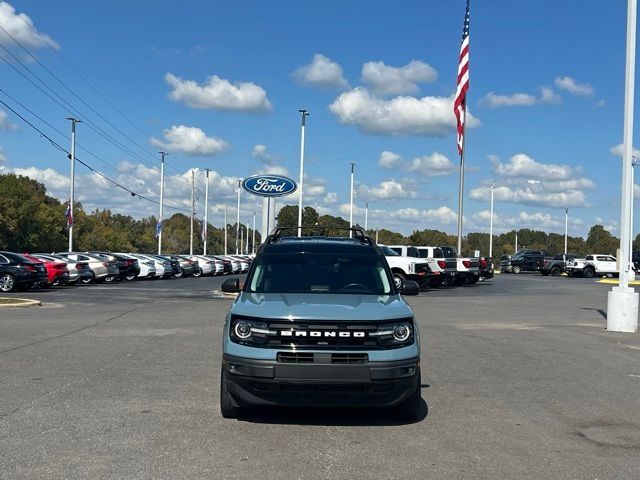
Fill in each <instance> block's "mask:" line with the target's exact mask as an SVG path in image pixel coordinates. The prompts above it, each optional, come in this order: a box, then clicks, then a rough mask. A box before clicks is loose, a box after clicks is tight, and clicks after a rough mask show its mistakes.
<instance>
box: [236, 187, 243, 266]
mask: <svg viewBox="0 0 640 480" xmlns="http://www.w3.org/2000/svg"><path fill="white" fill-rule="evenodd" d="M241 186H242V180H238V215H237V217H236V255H238V253H239V250H240V189H241Z"/></svg>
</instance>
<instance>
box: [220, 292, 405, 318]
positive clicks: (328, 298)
mask: <svg viewBox="0 0 640 480" xmlns="http://www.w3.org/2000/svg"><path fill="white" fill-rule="evenodd" d="M231 313H232V314H234V315H245V316H248V317H258V318H277V319H288V320H320V321H323V320H324V321H335V320H361V321H368V322H370V321H372V320H391V319H397V318H403V317H412V316H413V312H412V310H411V308H410V307H409V305H407V303H406V302H405V301H404V300H403V299H402V297H401V296H400V295H380V296H378V295H341V294H337V295H336V294H333V295H332V294H323V293H314V294H286V293H244V292H243V293H241V294H240V295H238V298H237V299H236V301H235V303H234V304H233V306H232V307H231Z"/></svg>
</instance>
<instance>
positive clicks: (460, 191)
mask: <svg viewBox="0 0 640 480" xmlns="http://www.w3.org/2000/svg"><path fill="white" fill-rule="evenodd" d="M464 116H465V117H466V116H467V109H466V106H465V110H464ZM465 125H466V118H465V123H464V124H463V127H462V153H461V154H460V184H459V186H458V255H462V215H463V207H464V154H465V152H466V150H465V143H466V140H467V136H466V135H465V130H466V128H465Z"/></svg>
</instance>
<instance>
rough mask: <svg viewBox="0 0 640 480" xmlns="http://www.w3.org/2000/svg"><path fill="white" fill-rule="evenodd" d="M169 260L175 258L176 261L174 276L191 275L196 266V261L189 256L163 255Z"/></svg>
mask: <svg viewBox="0 0 640 480" xmlns="http://www.w3.org/2000/svg"><path fill="white" fill-rule="evenodd" d="M164 256H165V257H167V258H168V259H170V260H175V261H177V262H178V271H177V272H176V273H175V276H176V277H178V278H180V277H188V276H189V275H193V274H194V273H195V271H196V268H198V262H196V261H194V260H191V259H190V258H184V257H181V256H180V255H164Z"/></svg>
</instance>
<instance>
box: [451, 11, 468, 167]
mask: <svg viewBox="0 0 640 480" xmlns="http://www.w3.org/2000/svg"><path fill="white" fill-rule="evenodd" d="M467 90H469V0H467V10H466V13H465V15H464V26H463V27H462V43H461V44H460V56H459V58H458V81H457V84H456V96H455V99H454V101H453V113H454V114H455V116H456V129H457V131H458V153H459V154H460V155H462V149H463V148H464V124H465V120H466V116H467Z"/></svg>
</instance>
